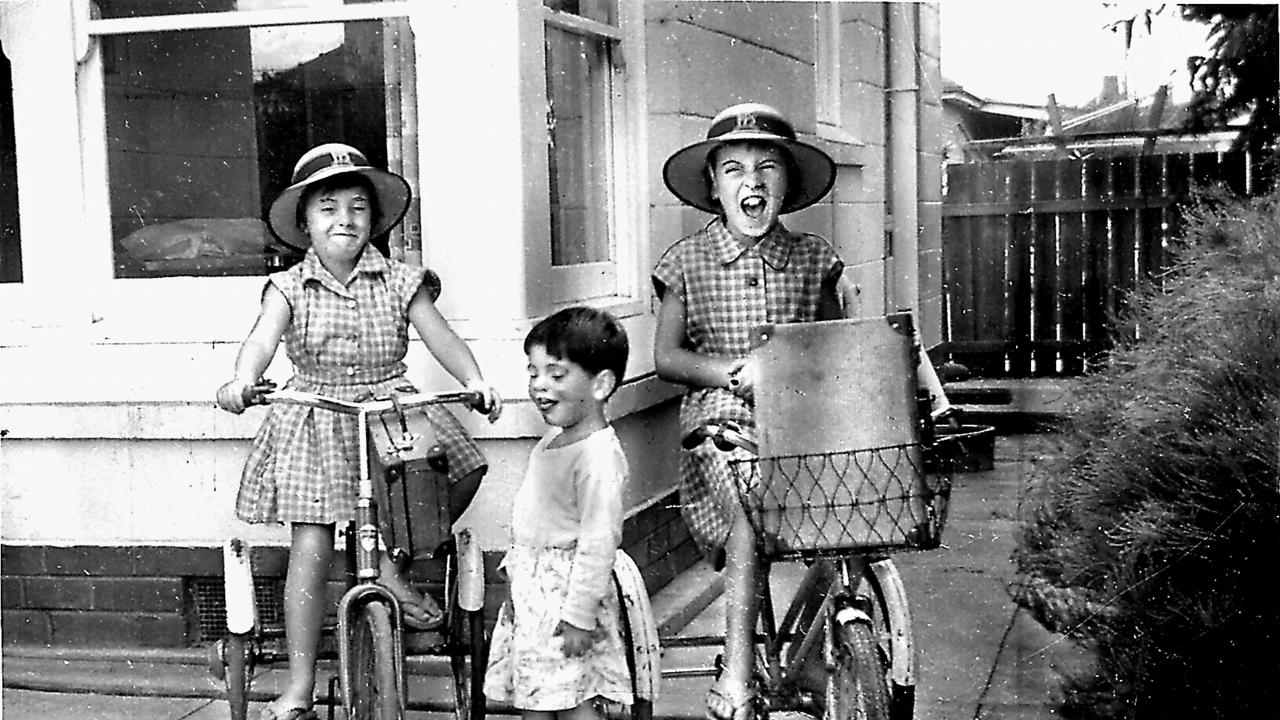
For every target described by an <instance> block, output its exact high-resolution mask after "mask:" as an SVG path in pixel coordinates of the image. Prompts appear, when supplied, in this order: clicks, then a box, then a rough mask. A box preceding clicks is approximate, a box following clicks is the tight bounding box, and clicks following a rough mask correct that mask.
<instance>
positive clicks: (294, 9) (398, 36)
mask: <svg viewBox="0 0 1280 720" xmlns="http://www.w3.org/2000/svg"><path fill="white" fill-rule="evenodd" d="M98 4H99V8H100V13H101V19H99V20H95V21H93V22H92V23H91V24H90V32H91V33H92V34H95V35H97V36H98V37H99V39H100V40H101V45H100V53H101V67H102V88H103V98H104V99H103V103H104V108H105V116H106V142H107V177H108V187H109V190H108V194H109V202H110V228H111V237H112V243H113V247H112V253H113V260H114V274H115V277H117V278H140V277H146V278H150V277H167V276H182V275H186V276H192V275H194V276H226V275H262V274H266V273H268V272H271V271H273V270H276V269H280V268H283V267H286V266H288V265H289V264H292V263H293V262H296V261H297V260H298V259H299V258H300V257H301V253H300V252H299V251H297V250H294V249H293V248H290V247H288V246H287V245H284V244H283V243H281V242H280V241H278V240H276V239H275V237H274V236H273V235H272V234H271V232H270V231H269V230H268V228H267V225H266V223H265V221H264V220H263V218H265V216H266V209H267V206H268V205H269V203H270V202H271V200H272V199H273V198H274V197H275V196H276V194H277V193H279V192H280V190H282V189H283V188H284V187H286V186H287V185H288V184H289V180H290V175H291V173H292V170H293V163H294V162H295V161H296V160H297V158H298V157H299V156H300V155H301V154H302V153H303V152H305V151H306V150H307V149H308V148H310V147H312V146H314V145H317V144H320V143H324V142H335V141H337V142H345V143H348V144H350V145H353V146H355V147H357V148H359V149H360V150H361V151H363V152H364V153H365V154H366V155H367V156H368V157H369V160H370V161H371V162H372V163H374V164H375V165H380V166H383V167H391V168H392V169H394V170H402V168H399V167H396V166H395V165H393V164H389V163H388V159H389V158H400V157H402V156H403V155H402V151H403V148H402V147H401V146H400V143H401V142H402V140H401V138H402V137H403V133H402V128H401V127H400V118H401V112H400V107H401V104H402V103H403V102H412V99H411V97H409V98H406V97H403V93H405V92H411V90H408V91H407V90H405V88H404V87H402V83H401V81H400V78H401V77H402V76H403V75H405V74H406V73H404V72H403V68H404V65H405V64H407V63H408V64H411V63H412V58H413V50H412V42H411V41H412V38H411V32H410V31H409V28H408V23H407V21H406V20H404V19H403V15H405V14H406V12H407V5H406V4H405V3H347V4H345V5H343V4H341V3H337V2H309V3H308V2H303V1H302V0H221V1H220V2H211V1H210V0H99V3H98ZM303 5H306V6H308V7H307V8H305V9H303V8H301V7H300V6H303ZM241 10H251V11H253V12H236V11H241ZM217 11H220V12H217ZM409 87H410V88H411V87H412V86H411V85H410V86H409ZM410 181H411V183H413V181H414V179H413V178H410ZM414 184H415V185H416V183H414ZM397 232H399V231H398V230H397ZM375 242H376V243H377V244H379V245H380V246H381V247H382V249H383V250H384V252H387V251H388V250H391V249H392V248H394V249H393V250H392V254H395V252H396V251H399V250H400V249H401V248H402V245H401V243H402V239H401V238H398V237H397V238H393V239H387V238H381V239H377V240H376V241H375Z"/></svg>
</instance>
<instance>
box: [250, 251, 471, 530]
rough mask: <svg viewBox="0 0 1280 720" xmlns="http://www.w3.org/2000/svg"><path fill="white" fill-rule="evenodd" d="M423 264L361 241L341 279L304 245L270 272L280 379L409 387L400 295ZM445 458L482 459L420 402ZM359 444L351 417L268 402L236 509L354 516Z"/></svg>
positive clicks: (462, 462) (467, 462)
mask: <svg viewBox="0 0 1280 720" xmlns="http://www.w3.org/2000/svg"><path fill="white" fill-rule="evenodd" d="M425 275H426V271H425V270H424V269H422V268H414V267H410V266H409V265H406V264H404V263H401V262H396V261H392V260H388V259H387V258H385V257H383V256H382V255H381V254H380V253H379V252H378V251H377V250H375V249H372V248H370V247H366V248H365V251H364V253H363V254H362V255H361V256H360V260H359V261H358V262H357V263H356V268H355V271H354V272H352V274H351V277H350V278H349V280H348V282H347V283H346V284H345V285H344V284H343V283H341V282H339V281H338V280H337V279H336V278H335V277H334V276H333V274H332V273H330V272H329V271H328V270H326V269H325V267H324V266H323V265H322V264H321V263H320V259H319V257H317V256H316V254H315V250H309V251H308V252H307V254H306V256H305V257H304V258H303V260H302V262H300V263H298V264H297V265H295V266H293V267H292V268H289V269H288V270H284V271H282V272H278V273H274V274H272V275H271V276H270V277H269V278H268V282H269V283H271V284H273V285H275V286H276V287H277V288H278V289H279V290H280V291H281V292H282V293H284V296H285V299H286V300H287V301H288V303H289V308H290V310H291V312H292V319H291V321H290V324H289V327H288V329H287V330H286V331H285V334H284V340H285V351H286V353H288V356H289V360H290V361H291V362H292V363H293V367H294V376H293V377H292V378H291V379H290V380H289V382H288V383H287V384H286V387H288V388H292V389H295V390H300V391H304V392H316V393H322V394H324V395H329V396H332V397H337V398H340V399H343V400H351V401H358V400H365V399H368V398H369V397H372V396H373V395H381V394H386V393H389V392H391V391H392V390H401V391H412V390H413V386H412V384H411V383H409V382H408V380H407V378H405V364H404V357H405V353H406V352H407V351H408V348H409V327H410V323H409V316H408V308H409V300H410V299H412V298H413V295H414V293H415V292H416V291H417V290H418V288H419V286H421V285H422V283H423V278H424V277H425ZM425 410H426V412H427V416H428V417H429V418H430V420H431V422H432V425H433V426H434V427H435V430H436V432H437V433H438V434H439V436H440V443H441V445H442V446H443V447H444V449H445V453H446V456H447V458H448V460H449V477H450V480H452V481H454V482H456V481H457V480H459V479H460V478H462V477H464V476H466V475H468V474H470V473H472V472H475V471H481V472H483V471H484V469H485V468H486V464H485V459H484V456H483V455H481V453H480V449H479V448H478V447H477V446H476V444H475V442H474V441H473V440H472V439H471V438H470V436H468V435H467V433H466V431H465V430H464V429H463V428H462V425H461V424H460V423H459V422H458V420H457V418H455V417H454V416H453V414H452V413H451V412H450V411H449V410H448V409H446V408H443V407H440V406H431V407H428V408H426V409H425ZM359 460H360V444H359V438H358V437H357V434H356V418H355V416H353V415H343V414H339V413H334V412H330V411H327V410H318V409H314V408H308V407H304V406H301V405H285V404H281V405H272V406H271V407H270V408H269V409H268V412H267V418H266V420H264V421H263V423H262V427H260V428H259V429H258V434H257V435H256V436H255V437H254V439H253V445H252V449H251V450H250V452H249V458H248V460H246V462H245V467H244V472H243V474H242V475H241V478H240V492H239V495H238V496H237V498H236V516H237V517H238V518H240V519H241V520H244V521H246V522H250V523H277V522H279V523H291V522H304V523H322V524H329V523H339V522H346V521H348V520H350V519H351V518H352V517H354V516H355V507H356V494H357V484H358V478H359V468H360V466H359V464H358V462H359Z"/></svg>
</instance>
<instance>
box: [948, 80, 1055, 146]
mask: <svg viewBox="0 0 1280 720" xmlns="http://www.w3.org/2000/svg"><path fill="white" fill-rule="evenodd" d="M1048 124H1049V111H1048V109H1047V108H1046V107H1045V106H1044V105H1028V104H1026V103H1014V102H1004V101H999V100H989V99H987V98H983V97H979V96H977V95H974V94H973V93H971V92H969V91H968V90H965V89H964V88H963V87H962V86H960V85H959V84H957V83H954V82H951V81H944V84H943V87H942V125H943V129H942V135H943V137H942V147H943V157H944V161H945V162H946V163H947V164H953V163H962V162H982V161H986V160H990V159H991V158H992V154H993V152H995V150H992V149H991V145H990V144H989V143H984V142H983V141H986V140H994V139H1007V138H1017V137H1027V136H1035V135H1043V134H1044V131H1045V128H1046V127H1048Z"/></svg>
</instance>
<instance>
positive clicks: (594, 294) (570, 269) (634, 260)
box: [521, 0, 648, 316]
mask: <svg viewBox="0 0 1280 720" xmlns="http://www.w3.org/2000/svg"><path fill="white" fill-rule="evenodd" d="M527 1H528V6H529V10H531V11H529V12H527V13H526V14H527V15H529V16H531V19H530V18H527V19H526V20H525V21H524V22H523V23H522V24H523V26H524V27H525V29H526V32H529V33H530V34H532V35H533V37H531V38H530V40H529V42H524V43H522V55H523V57H522V62H521V68H522V73H521V74H522V84H524V85H525V86H526V89H525V91H524V93H523V94H524V97H525V100H526V102H525V106H526V108H531V109H530V110H529V111H528V114H527V115H526V117H525V122H526V123H527V126H528V127H529V130H530V133H529V134H530V135H531V136H536V141H531V142H528V143H526V145H525V147H524V163H525V166H526V168H527V169H528V173H529V174H528V175H527V176H526V177H527V178H528V180H529V183H528V191H527V192H526V198H525V199H526V208H527V214H526V221H525V228H526V233H527V237H528V238H529V241H528V242H527V243H526V262H527V269H528V272H529V276H528V277H529V280H530V282H529V287H528V289H527V294H528V300H529V313H530V315H531V316H534V315H543V314H547V313H550V312H552V311H553V310H554V309H556V308H558V307H562V306H565V305H569V304H573V303H581V302H589V303H591V304H595V305H601V306H605V307H610V308H613V309H616V310H621V311H622V312H624V313H626V312H634V311H637V310H638V304H639V303H640V301H641V296H640V288H641V282H640V281H641V279H642V278H641V277H640V276H641V270H642V267H641V265H642V257H641V254H642V253H641V249H642V248H643V240H644V238H645V237H647V231H646V230H647V227H648V217H647V215H646V214H645V213H644V212H643V208H644V206H645V204H646V203H645V199H646V198H647V188H645V186H644V183H643V180H642V175H641V172H640V163H639V158H640V156H641V150H642V148H643V147H644V144H643V143H644V137H643V126H644V123H643V118H644V116H645V113H646V110H645V105H644V99H643V97H644V93H643V83H644V78H643V62H629V60H628V58H630V57H637V58H642V57H643V47H644V45H643V32H642V30H643V26H644V16H643V8H642V4H641V3H636V2H628V1H627V0H619V2H618V6H617V11H618V16H617V25H610V24H606V23H602V22H599V21H596V20H591V19H589V18H584V17H581V16H577V15H572V14H569V13H564V12H560V11H556V10H553V9H551V8H548V7H546V6H545V5H543V3H542V2H541V0H527ZM548 27H554V28H556V29H558V30H563V31H567V32H570V33H574V34H577V35H584V36H587V37H590V38H594V39H604V40H606V41H608V42H610V43H612V44H613V47H612V48H611V50H610V56H611V67H610V75H609V77H610V87H609V100H610V108H609V117H608V118H607V121H608V123H609V130H608V136H609V137H608V140H607V143H608V151H607V152H608V167H607V168H606V170H605V176H606V179H605V182H604V185H605V193H606V203H607V208H606V217H607V222H608V225H609V228H610V237H609V252H610V260H608V261H603V262H592V263H582V264H577V265H561V266H556V265H553V264H552V258H551V242H550V240H551V226H550V225H551V220H550V212H551V198H550V168H549V163H548V160H547V158H546V154H547V152H546V145H547V141H548V131H547V127H546V118H545V108H546V107H547V101H548V96H549V88H548V87H547V81H546V53H545V51H544V48H545V43H546V39H547V28H548Z"/></svg>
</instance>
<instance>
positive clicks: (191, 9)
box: [98, 0, 378, 18]
mask: <svg viewBox="0 0 1280 720" xmlns="http://www.w3.org/2000/svg"><path fill="white" fill-rule="evenodd" d="M370 2H378V0H98V9H99V12H100V13H101V14H102V17H104V18H126V17H148V16H152V15H181V14H185V13H206V12H228V11H231V10H275V9H283V8H324V7H332V6H334V5H361V4H365V3H370Z"/></svg>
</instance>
